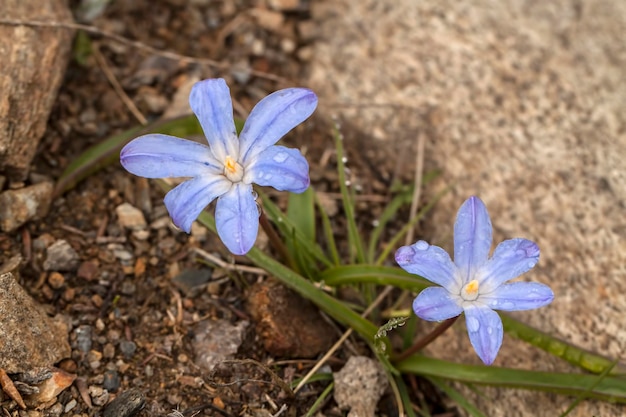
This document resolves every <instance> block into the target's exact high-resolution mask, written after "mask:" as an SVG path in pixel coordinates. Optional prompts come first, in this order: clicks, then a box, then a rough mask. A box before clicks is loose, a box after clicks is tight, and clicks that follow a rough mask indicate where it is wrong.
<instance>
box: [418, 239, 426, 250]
mask: <svg viewBox="0 0 626 417" xmlns="http://www.w3.org/2000/svg"><path fill="white" fill-rule="evenodd" d="M429 247H430V245H429V244H428V242H426V241H424V240H420V241H419V242H417V243H416V244H415V249H417V250H426V249H428V248H429Z"/></svg>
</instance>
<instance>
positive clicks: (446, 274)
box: [396, 240, 460, 292]
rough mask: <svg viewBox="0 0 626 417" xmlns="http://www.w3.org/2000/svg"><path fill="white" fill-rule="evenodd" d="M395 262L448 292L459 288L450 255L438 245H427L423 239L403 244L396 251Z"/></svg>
mask: <svg viewBox="0 0 626 417" xmlns="http://www.w3.org/2000/svg"><path fill="white" fill-rule="evenodd" d="M396 262H397V263H398V265H400V266H401V267H402V269H404V270H405V271H407V272H410V273H411V274H417V275H421V276H423V277H424V278H426V279H427V280H429V281H431V282H434V283H435V284H439V285H441V286H442V287H444V288H446V289H447V290H448V291H450V292H456V291H458V290H460V283H458V282H457V281H456V277H455V272H456V267H455V265H454V263H452V260H450V255H448V253H447V252H446V251H445V250H443V249H441V248H440V247H439V246H432V245H429V244H428V243H427V242H425V241H423V240H420V241H418V242H416V243H414V244H413V245H411V246H403V247H401V248H400V249H398V250H397V251H396Z"/></svg>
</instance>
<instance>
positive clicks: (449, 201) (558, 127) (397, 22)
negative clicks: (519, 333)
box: [309, 0, 626, 417]
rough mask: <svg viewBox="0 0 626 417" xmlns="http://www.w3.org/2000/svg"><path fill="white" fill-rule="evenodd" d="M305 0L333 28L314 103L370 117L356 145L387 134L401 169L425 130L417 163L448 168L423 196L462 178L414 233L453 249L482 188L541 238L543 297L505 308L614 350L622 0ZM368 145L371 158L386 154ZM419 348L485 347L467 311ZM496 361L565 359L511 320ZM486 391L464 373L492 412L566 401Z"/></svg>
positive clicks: (622, 335) (470, 356) (521, 412)
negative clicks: (547, 294) (524, 336)
mask: <svg viewBox="0 0 626 417" xmlns="http://www.w3.org/2000/svg"><path fill="white" fill-rule="evenodd" d="M312 6H314V10H313V15H314V19H315V20H316V21H317V22H318V24H319V25H320V31H319V33H320V34H322V36H323V35H324V34H326V36H325V37H323V39H320V40H319V41H318V42H317V43H316V44H315V57H314V59H312V60H311V68H310V69H311V78H310V83H309V85H310V86H311V87H312V88H314V89H315V91H316V92H318V93H319V95H320V103H321V105H320V111H321V112H324V111H326V112H327V113H331V112H332V113H336V114H338V115H339V116H340V119H341V120H345V121H347V122H350V123H351V124H353V125H356V126H358V128H359V129H361V130H362V132H366V134H362V135H360V136H359V140H360V142H359V143H358V144H356V145H352V148H353V149H355V148H359V149H362V150H367V149H373V150H375V152H373V153H374V154H376V153H380V154H383V153H382V152H378V150H380V149H392V150H394V151H395V152H394V154H395V155H394V154H392V156H391V161H392V162H393V163H395V164H396V166H397V167H398V172H404V173H405V177H408V178H410V176H411V175H412V174H411V172H412V171H413V164H414V162H413V160H414V157H412V156H409V157H408V158H404V159H403V158H402V157H401V155H403V154H408V155H411V152H410V150H411V149H415V139H416V138H417V137H419V135H424V137H425V139H426V151H425V152H426V156H425V161H426V162H425V163H426V170H432V169H439V170H441V172H442V175H441V176H440V177H439V178H438V179H437V180H436V181H434V182H432V183H429V184H428V185H427V187H426V188H425V190H424V194H423V196H424V198H425V199H428V198H429V197H431V196H433V195H434V194H435V193H436V192H438V191H440V190H442V189H443V188H444V187H446V186H449V185H451V184H455V188H454V190H453V191H451V192H449V193H448V194H447V195H446V196H445V197H444V198H443V199H442V200H441V201H440V202H439V203H438V204H437V206H436V207H435V209H434V210H433V212H432V214H431V215H430V216H429V218H428V219H427V221H426V222H424V224H425V228H424V229H422V232H423V235H421V236H419V237H420V238H424V239H427V240H429V241H431V242H432V243H436V244H439V245H443V246H444V247H445V248H446V249H451V247H452V244H451V236H452V226H453V223H454V216H455V213H456V210H457V209H458V207H459V206H460V204H461V203H462V202H463V201H464V200H465V199H466V198H467V197H468V196H470V195H478V196H479V197H480V198H481V199H483V201H484V202H485V203H486V205H487V207H488V209H489V211H490V214H491V217H492V221H493V224H494V226H495V233H494V241H495V242H499V241H502V240H503V239H506V238H512V237H526V238H529V239H532V240H534V241H536V242H538V244H539V246H540V248H541V251H542V253H541V260H540V261H539V264H538V266H537V267H535V269H534V270H533V271H531V272H530V273H528V274H526V275H525V276H524V279H528V280H533V281H539V282H543V283H546V284H549V285H550V286H551V287H552V289H553V290H554V292H555V295H556V298H555V301H554V302H553V303H552V304H551V305H550V306H548V307H546V308H542V309H539V310H536V311H530V312H520V313H513V314H514V316H515V317H517V318H519V319H521V320H523V321H525V322H527V323H529V324H531V325H533V326H535V327H538V328H539V329H541V330H543V331H546V332H549V333H551V334H553V335H555V336H557V337H560V338H563V339H565V340H567V341H569V342H573V343H575V344H577V345H579V346H581V347H583V348H585V349H588V350H592V351H595V352H598V353H600V354H603V355H606V356H610V357H613V358H621V359H622V360H623V359H624V352H626V328H625V327H624V325H623V323H624V317H625V316H626V298H625V297H623V294H624V293H626V270H625V269H624V265H626V243H625V242H626V223H625V221H626V217H625V216H624V213H625V207H626V187H625V186H624V184H626V158H624V155H626V135H624V131H626V112H624V109H625V108H626V78H625V77H624V68H626V43H624V42H620V41H617V40H618V39H623V37H624V27H626V2H623V1H621V2H616V1H613V0H581V1H576V2H572V1H569V0H556V1H551V2H528V1H524V0H508V1H503V2H494V1H487V0H479V1H475V2H471V3H468V2H458V1H453V0H426V1H420V2H416V1H414V0H384V1H380V0H365V1H363V0H340V1H332V2H331V1H321V2H318V3H314V4H313V5H312ZM325 103H326V105H328V107H326V108H325ZM331 105H332V107H331ZM367 133H368V134H369V135H367ZM368 136H369V137H368ZM346 147H350V144H348V143H346ZM359 149H356V150H355V151H354V153H356V152H358V151H359ZM354 153H353V154H352V155H354ZM348 157H351V155H350V154H349V155H348ZM375 158H376V156H375V155H374V157H373V159H372V162H373V163H374V165H379V166H383V164H385V163H387V164H388V163H389V160H387V161H385V160H382V159H375ZM388 158H389V157H388ZM356 175H358V172H357V173H356ZM428 351H429V354H430V355H433V356H436V357H440V358H444V359H449V360H454V361H457V362H464V363H479V360H478V359H477V357H476V354H475V353H474V351H473V349H472V348H471V346H470V343H469V340H468V338H467V332H466V331H465V330H464V329H463V325H462V324H460V325H455V326H454V327H453V329H452V331H448V332H447V333H446V334H445V336H444V337H442V338H440V339H439V340H437V342H435V343H434V344H433V345H432V347H431V348H429V350H428ZM495 365H497V366H511V367H516V368H526V369H534V370H544V371H552V370H560V371H568V370H571V369H572V368H571V367H569V365H567V364H565V363H564V362H563V361H560V360H559V359H556V358H553V357H551V356H549V355H547V354H545V353H543V352H541V351H539V350H538V349H534V348H531V347H529V346H528V345H526V344H524V343H519V342H516V341H515V340H512V339H511V338H509V337H506V336H505V339H504V343H503V347H502V349H501V352H500V354H499V356H498V358H497V359H496V362H495ZM483 392H484V393H485V395H477V394H476V393H474V392H471V391H469V390H466V389H463V393H464V395H466V396H467V397H468V399H469V400H470V401H472V402H474V403H475V404H476V405H477V406H478V408H479V409H481V410H482V411H483V412H484V413H485V414H486V415H489V416H494V417H499V416H507V417H516V416H527V415H532V416H538V417H541V416H553V415H558V414H560V413H561V412H562V411H563V410H564V409H565V408H567V406H568V405H569V404H570V403H571V401H572V399H571V398H567V397H563V396H556V395H549V394H544V393H538V392H530V391H522V390H505V389H485V390H484V391H483ZM624 414H626V409H625V408H624V406H619V405H611V404H607V403H601V402H583V403H582V404H580V405H579V406H578V407H576V409H575V410H574V411H572V413H570V414H569V415H570V416H572V417H574V416H577V417H578V416H580V417H582V416H592V415H596V416H620V415H624Z"/></svg>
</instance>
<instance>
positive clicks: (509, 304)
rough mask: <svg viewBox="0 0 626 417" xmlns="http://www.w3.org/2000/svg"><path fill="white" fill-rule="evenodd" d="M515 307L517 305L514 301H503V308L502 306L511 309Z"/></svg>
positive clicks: (504, 308)
mask: <svg viewBox="0 0 626 417" xmlns="http://www.w3.org/2000/svg"><path fill="white" fill-rule="evenodd" d="M513 307H515V304H514V303H513V302H511V301H505V302H504V303H502V307H501V308H502V309H503V310H510V309H512V308H513Z"/></svg>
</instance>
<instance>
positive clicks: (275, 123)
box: [239, 88, 317, 164]
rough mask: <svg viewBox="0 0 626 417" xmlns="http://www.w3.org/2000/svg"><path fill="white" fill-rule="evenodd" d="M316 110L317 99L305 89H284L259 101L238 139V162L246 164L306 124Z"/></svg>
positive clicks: (311, 92)
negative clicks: (239, 148)
mask: <svg viewBox="0 0 626 417" xmlns="http://www.w3.org/2000/svg"><path fill="white" fill-rule="evenodd" d="M315 107H317V96H316V95H315V93H314V92H313V91H311V90H309V89H306V88H287V89H284V90H279V91H276V92H274V93H272V94H270V95H269V96H267V97H265V98H264V99H263V100H261V101H260V102H259V103H258V104H257V105H256V106H254V108H253V109H252V112H250V115H249V116H248V119H247V120H246V124H245V125H244V127H243V130H242V131H241V134H240V135H239V140H240V145H241V151H240V158H239V161H241V162H243V163H244V164H247V163H248V162H251V161H252V158H254V157H255V156H256V155H258V154H259V153H261V152H262V151H264V150H265V149H266V148H268V147H269V146H272V145H273V144H275V143H276V142H278V140H279V139H280V138H282V137H283V136H284V135H285V134H286V133H287V132H289V131H290V130H291V129H293V128H294V127H296V126H297V125H299V124H300V123H302V122H303V121H305V120H306V119H307V118H308V117H309V116H310V115H311V114H312V113H313V111H314V110H315Z"/></svg>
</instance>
